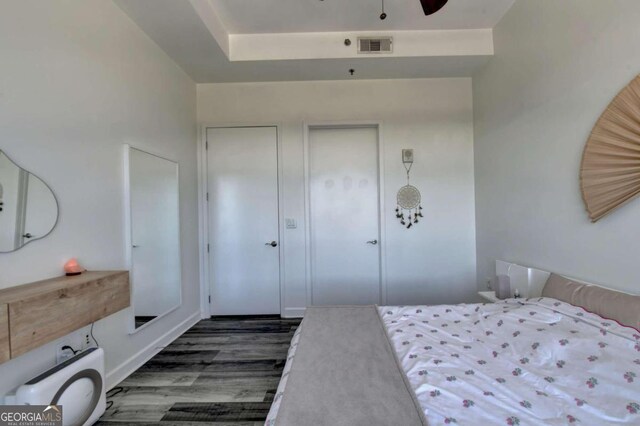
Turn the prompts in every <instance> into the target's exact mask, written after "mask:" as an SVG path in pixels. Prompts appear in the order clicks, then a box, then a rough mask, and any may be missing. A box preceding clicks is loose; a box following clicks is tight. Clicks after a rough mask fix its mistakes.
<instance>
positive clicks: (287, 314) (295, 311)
mask: <svg viewBox="0 0 640 426" xmlns="http://www.w3.org/2000/svg"><path fill="white" fill-rule="evenodd" d="M305 309H306V308H284V311H283V312H282V318H302V317H303V316H304V311H305Z"/></svg>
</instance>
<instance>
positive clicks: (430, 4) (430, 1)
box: [420, 0, 449, 16]
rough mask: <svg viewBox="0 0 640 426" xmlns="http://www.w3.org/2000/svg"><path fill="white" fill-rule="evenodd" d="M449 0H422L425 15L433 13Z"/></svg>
mask: <svg viewBox="0 0 640 426" xmlns="http://www.w3.org/2000/svg"><path fill="white" fill-rule="evenodd" d="M447 1H449V0H420V4H422V10H424V14H425V15H427V16H428V15H433V14H434V13H436V12H437V11H439V10H440V9H442V8H443V7H444V5H445V4H447Z"/></svg>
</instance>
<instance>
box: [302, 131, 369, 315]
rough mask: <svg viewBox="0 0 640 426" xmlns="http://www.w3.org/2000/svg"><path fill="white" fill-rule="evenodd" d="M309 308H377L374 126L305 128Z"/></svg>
mask: <svg viewBox="0 0 640 426" xmlns="http://www.w3.org/2000/svg"><path fill="white" fill-rule="evenodd" d="M309 209H310V210H309V219H310V224H309V226H310V235H311V247H310V251H311V292H312V294H311V302H312V304H313V305H340V304H375V303H380V302H381V300H380V243H379V242H380V212H379V192H378V129H377V127H354V128H323V127H318V128H310V129H309Z"/></svg>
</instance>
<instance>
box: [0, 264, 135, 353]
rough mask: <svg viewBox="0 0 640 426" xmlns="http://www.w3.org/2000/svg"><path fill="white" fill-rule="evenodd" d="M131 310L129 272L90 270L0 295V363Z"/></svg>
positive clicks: (21, 287) (18, 288)
mask: <svg viewBox="0 0 640 426" xmlns="http://www.w3.org/2000/svg"><path fill="white" fill-rule="evenodd" d="M129 305H130V289H129V272H127V271H87V272H84V273H82V275H77V276H73V277H66V276H64V277H58V278H52V279H49V280H44V281H37V282H34V283H30V284H25V285H20V286H17V287H11V288H7V289H4V290H0V362H6V361H8V360H9V359H12V358H15V357H17V356H20V355H22V354H24V353H25V352H28V351H30V350H32V349H35V348H37V347H39V346H42V345H44V344H45V343H48V342H50V341H52V340H55V339H57V338H59V337H62V336H65V335H67V334H69V333H71V332H73V331H75V330H78V329H79V328H82V327H84V326H86V325H88V324H91V323H92V322H95V321H97V320H99V319H101V318H104V317H106V316H108V315H111V314H113V313H115V312H117V311H120V310H122V309H124V308H126V307H128V306H129Z"/></svg>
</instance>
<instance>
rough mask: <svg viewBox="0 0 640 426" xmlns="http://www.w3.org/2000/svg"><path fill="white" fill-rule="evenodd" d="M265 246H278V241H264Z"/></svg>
mask: <svg viewBox="0 0 640 426" xmlns="http://www.w3.org/2000/svg"><path fill="white" fill-rule="evenodd" d="M264 245H265V246H271V247H277V246H278V243H276V242H275V241H271V242H270V243H264Z"/></svg>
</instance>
